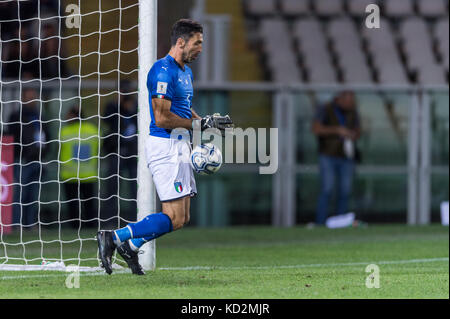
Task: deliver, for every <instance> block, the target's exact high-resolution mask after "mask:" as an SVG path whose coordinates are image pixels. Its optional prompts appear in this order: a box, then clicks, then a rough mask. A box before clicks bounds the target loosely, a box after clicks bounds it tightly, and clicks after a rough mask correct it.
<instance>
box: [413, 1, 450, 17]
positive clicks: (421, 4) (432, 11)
mask: <svg viewBox="0 0 450 319" xmlns="http://www.w3.org/2000/svg"><path fill="white" fill-rule="evenodd" d="M417 8H418V10H419V14H420V15H422V16H424V17H430V18H435V17H441V16H443V15H445V14H446V12H448V11H447V8H446V4H445V1H444V0H418V2H417ZM447 14H448V13H447Z"/></svg>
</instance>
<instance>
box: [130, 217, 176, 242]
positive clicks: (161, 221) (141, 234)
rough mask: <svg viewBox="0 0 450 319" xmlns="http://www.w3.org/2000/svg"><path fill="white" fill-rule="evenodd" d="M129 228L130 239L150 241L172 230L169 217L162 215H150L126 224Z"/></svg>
mask: <svg viewBox="0 0 450 319" xmlns="http://www.w3.org/2000/svg"><path fill="white" fill-rule="evenodd" d="M128 227H130V228H131V236H132V238H145V237H147V238H148V240H152V239H155V238H158V237H159V236H162V235H164V234H165V233H169V232H171V231H172V230H173V227H172V221H171V220H170V217H169V216H167V215H166V214H164V213H157V214H150V215H148V216H147V217H145V218H144V219H143V220H141V221H139V222H137V223H134V224H128Z"/></svg>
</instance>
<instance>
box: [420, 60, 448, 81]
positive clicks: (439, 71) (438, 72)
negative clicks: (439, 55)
mask: <svg viewBox="0 0 450 319" xmlns="http://www.w3.org/2000/svg"><path fill="white" fill-rule="evenodd" d="M417 81H418V83H420V84H424V85H434V84H446V80H445V74H444V70H443V68H442V67H441V66H440V65H438V64H432V65H428V66H427V67H424V68H420V69H419V72H418V74H417Z"/></svg>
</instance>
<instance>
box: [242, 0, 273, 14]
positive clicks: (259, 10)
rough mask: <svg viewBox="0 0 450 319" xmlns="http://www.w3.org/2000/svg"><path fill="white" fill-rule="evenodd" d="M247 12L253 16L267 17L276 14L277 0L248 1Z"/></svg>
mask: <svg viewBox="0 0 450 319" xmlns="http://www.w3.org/2000/svg"><path fill="white" fill-rule="evenodd" d="M246 8H247V12H248V14H250V15H253V16H267V15H273V14H275V13H276V11H277V8H276V1H275V0H246Z"/></svg>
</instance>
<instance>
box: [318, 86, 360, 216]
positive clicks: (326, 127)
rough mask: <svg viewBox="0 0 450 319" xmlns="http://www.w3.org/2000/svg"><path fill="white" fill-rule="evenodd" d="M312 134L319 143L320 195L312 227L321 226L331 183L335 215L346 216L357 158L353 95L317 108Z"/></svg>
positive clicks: (344, 94)
mask: <svg viewBox="0 0 450 319" xmlns="http://www.w3.org/2000/svg"><path fill="white" fill-rule="evenodd" d="M312 131H313V133H314V134H315V135H316V136H317V138H318V142H319V169H320V195H319V201H318V205H317V215H316V223H317V224H319V225H324V224H325V221H326V219H327V217H328V210H329V202H330V198H331V196H332V194H333V189H334V186H335V182H336V184H337V192H338V194H337V215H342V214H346V213H347V212H348V201H349V198H350V194H351V192H352V184H353V176H354V170H355V160H356V157H357V150H356V147H355V143H356V141H357V140H358V138H359V137H360V135H361V129H360V120H359V115H358V112H357V110H356V105H355V95H354V93H353V92H352V91H343V92H341V93H339V94H338V95H337V96H336V97H335V98H334V99H333V101H332V102H331V103H328V104H327V105H325V106H323V107H321V108H320V109H319V110H318V112H317V114H316V116H315V118H314V122H313V125H312Z"/></svg>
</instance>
